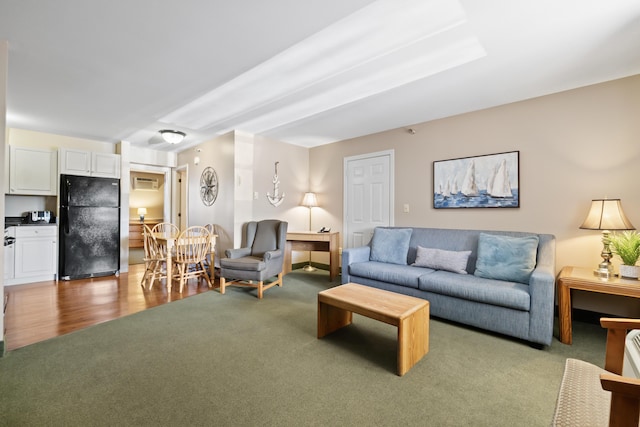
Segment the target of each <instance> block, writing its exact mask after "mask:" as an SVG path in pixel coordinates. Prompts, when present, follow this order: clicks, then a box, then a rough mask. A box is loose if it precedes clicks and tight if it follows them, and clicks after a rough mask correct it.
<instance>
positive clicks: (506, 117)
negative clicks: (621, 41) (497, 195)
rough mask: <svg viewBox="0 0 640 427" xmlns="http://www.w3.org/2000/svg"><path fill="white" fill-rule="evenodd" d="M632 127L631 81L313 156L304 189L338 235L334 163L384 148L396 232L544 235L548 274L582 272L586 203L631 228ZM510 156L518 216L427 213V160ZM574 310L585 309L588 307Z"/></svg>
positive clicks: (637, 216) (590, 253)
mask: <svg viewBox="0 0 640 427" xmlns="http://www.w3.org/2000/svg"><path fill="white" fill-rule="evenodd" d="M498 89H499V88H498ZM639 118H640V76H633V77H629V78H625V79H620V80H615V81H611V82H607V83H602V84H598V85H593V86H588V87H584V88H580V89H576V90H571V91H567V92H563V93H558V94H554V95H548V96H544V97H540V98H535V99H532V100H528V101H523V102H518V103H514V104H509V105H504V106H500V107H496V108H491V109H487V110H483V111H478V112H473V113H468V114H464V115H459V116H455V117H451V118H446V119H442V120H436V121H432V122H426V123H420V124H417V125H412V126H410V127H411V128H413V129H415V130H416V134H415V135H412V134H410V133H409V132H407V130H406V129H395V130H390V131H387V132H382V133H378V134H374V135H369V136H365V137H361V138H355V139H352V140H348V141H342V142H339V143H334V144H330V145H325V146H321V147H316V148H313V149H311V151H310V159H311V160H310V177H311V178H310V182H311V188H312V189H315V190H316V191H317V192H318V193H319V195H320V197H321V200H322V204H323V205H324V211H325V218H326V219H325V221H326V222H327V223H329V222H332V223H333V224H335V227H336V229H340V230H341V229H342V208H343V206H342V203H343V201H342V197H343V196H342V195H343V179H342V178H343V170H342V169H343V159H344V157H346V156H352V155H357V154H364V153H369V152H375V151H381V150H387V149H393V150H395V162H396V163H395V222H396V225H398V226H424V227H440V228H474V229H489V230H524V231H534V232H540V233H551V234H554V235H556V238H557V258H556V262H557V268H558V269H560V268H561V267H562V266H565V265H575V266H584V267H588V268H592V267H595V266H596V265H597V263H598V262H599V261H600V257H599V253H600V249H601V247H602V245H601V243H600V235H599V233H598V232H597V231H590V230H580V229H579V228H578V227H579V226H580V224H581V223H582V220H583V219H584V217H585V216H586V213H587V210H588V208H589V205H590V201H591V199H595V198H603V197H609V198H620V199H622V205H623V207H624V209H625V212H626V213H627V216H628V217H629V219H630V220H631V222H632V223H633V224H634V225H635V226H636V227H640V194H639V192H638V189H637V176H638V172H637V171H638V168H639V166H640V120H639ZM407 128H408V127H407ZM515 150H518V151H520V192H521V207H520V208H519V209H460V210H454V209H442V210H441V209H438V210H435V209H433V207H432V164H433V161H435V160H445V159H452V158H458V157H466V156H474V155H482V154H492V153H499V152H506V151H515ZM404 204H409V206H410V212H409V213H403V210H402V207H403V205H404ZM615 262H616V263H617V264H619V261H618V260H617V259H616V260H615ZM579 300H580V298H577V301H576V305H578V306H580V304H579ZM583 301H584V308H589V302H588V298H583ZM633 302H635V301H633ZM622 303H623V302H621V301H619V300H616V301H615V302H614V303H613V304H622ZM635 305H637V304H635ZM635 311H636V315H640V310H638V308H637V307H636V308H635Z"/></svg>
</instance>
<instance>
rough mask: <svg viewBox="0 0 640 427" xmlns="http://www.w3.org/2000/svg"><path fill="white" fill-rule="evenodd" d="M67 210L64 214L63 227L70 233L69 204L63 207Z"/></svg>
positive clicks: (66, 232) (65, 231)
mask: <svg viewBox="0 0 640 427" xmlns="http://www.w3.org/2000/svg"><path fill="white" fill-rule="evenodd" d="M63 209H64V210H65V214H64V215H63V216H62V219H63V222H64V224H62V225H63V228H64V233H65V234H69V205H67V206H65V207H64V208H63Z"/></svg>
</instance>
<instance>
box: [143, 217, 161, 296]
mask: <svg viewBox="0 0 640 427" xmlns="http://www.w3.org/2000/svg"><path fill="white" fill-rule="evenodd" d="M142 235H143V242H144V263H145V271H144V275H143V276H142V281H141V283H140V285H141V286H142V288H143V289H146V286H145V284H147V283H148V287H149V289H151V288H152V287H153V283H154V282H155V281H156V279H157V280H162V279H164V278H166V277H167V276H166V272H163V267H165V263H166V261H167V253H166V249H164V250H163V248H164V245H161V244H159V243H158V241H157V240H156V238H155V237H154V236H153V232H152V231H151V228H149V226H147V225H146V224H143V230H142Z"/></svg>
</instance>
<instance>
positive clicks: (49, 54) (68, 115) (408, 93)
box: [0, 0, 640, 151]
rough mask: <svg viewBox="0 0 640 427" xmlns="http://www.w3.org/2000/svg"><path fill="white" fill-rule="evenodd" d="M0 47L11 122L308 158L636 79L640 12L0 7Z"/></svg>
mask: <svg viewBox="0 0 640 427" xmlns="http://www.w3.org/2000/svg"><path fill="white" fill-rule="evenodd" d="M2 39H4V40H8V41H9V88H8V117H7V121H8V125H9V126H10V127H16V128H21V129H28V130H37V131H43V132H50V133H55V134H62V135H68V136H75V137H81V138H88V139H95V140H99V141H110V142H118V141H120V140H127V141H130V142H131V143H132V144H134V145H139V146H145V147H153V148H155V149H158V150H169V151H180V150H183V149H185V148H188V147H189V146H191V145H194V144H197V143H200V142H202V141H205V140H207V139H210V138H212V137H215V136H216V135H220V134H222V133H225V132H228V131H230V130H233V129H238V130H242V131H245V132H249V133H254V134H260V135H264V136H266V137H268V138H272V139H276V140H281V141H285V142H289V143H292V144H297V145H302V146H307V147H313V146H316V145H320V144H325V143H330V142H335V141H340V140H344V139H348V138H353V137H357V136H362V135H367V134H371V133H375V132H380V131H384V130H387V129H393V128H399V127H403V126H410V125H412V124H416V123H420V122H425V121H429V120H434V119H438V118H443V117H447V116H451V115H456V114H461V113H465V112H469V111H474V110H478V109H483V108H488V107H492V106H496V105H501V104H505V103H510V102H515V101H520V100H524V99H529V98H532V97H536V96H541V95H546V94H550V93H555V92H559V91H563V90H568V89H573V88H576V87H581V86H585V85H589V84H594V83H599V82H603V81H608V80H613V79H616V78H621V77H625V76H630V75H635V74H640V1H638V0H536V1H532V0H510V1H505V0H459V1H456V0H378V1H371V0H316V1H314V0H307V1H295V0H270V1H268V2H266V1H259V0H233V1H228V0H224V1H222V0H181V1H175V0H135V1H130V0H110V1H104V2H88V1H86V0H56V1H42V0H20V1H15V0H0V40H2ZM166 128H169V129H177V130H182V131H184V132H185V133H186V134H187V137H186V139H185V141H184V142H183V143H181V144H179V145H177V146H172V145H169V144H166V143H163V142H161V139H160V136H159V134H158V131H159V130H160V129H166Z"/></svg>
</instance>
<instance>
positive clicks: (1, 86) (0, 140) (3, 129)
mask: <svg viewBox="0 0 640 427" xmlns="http://www.w3.org/2000/svg"><path fill="white" fill-rule="evenodd" d="M8 69H9V43H8V42H7V41H5V40H0V147H5V145H6V136H7V133H8V132H7V131H8V129H7V82H8V74H9V73H8ZM5 155H6V150H2V151H0V176H6V175H5V172H6V171H5V168H6V164H5ZM0 215H2V218H4V216H5V214H4V197H0ZM0 259H3V260H4V246H3V247H2V248H1V249H0ZM0 277H4V262H2V263H0ZM0 295H4V280H3V281H0ZM3 304H4V303H3ZM0 331H2V333H0V356H2V355H3V353H4V310H2V313H0Z"/></svg>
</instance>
